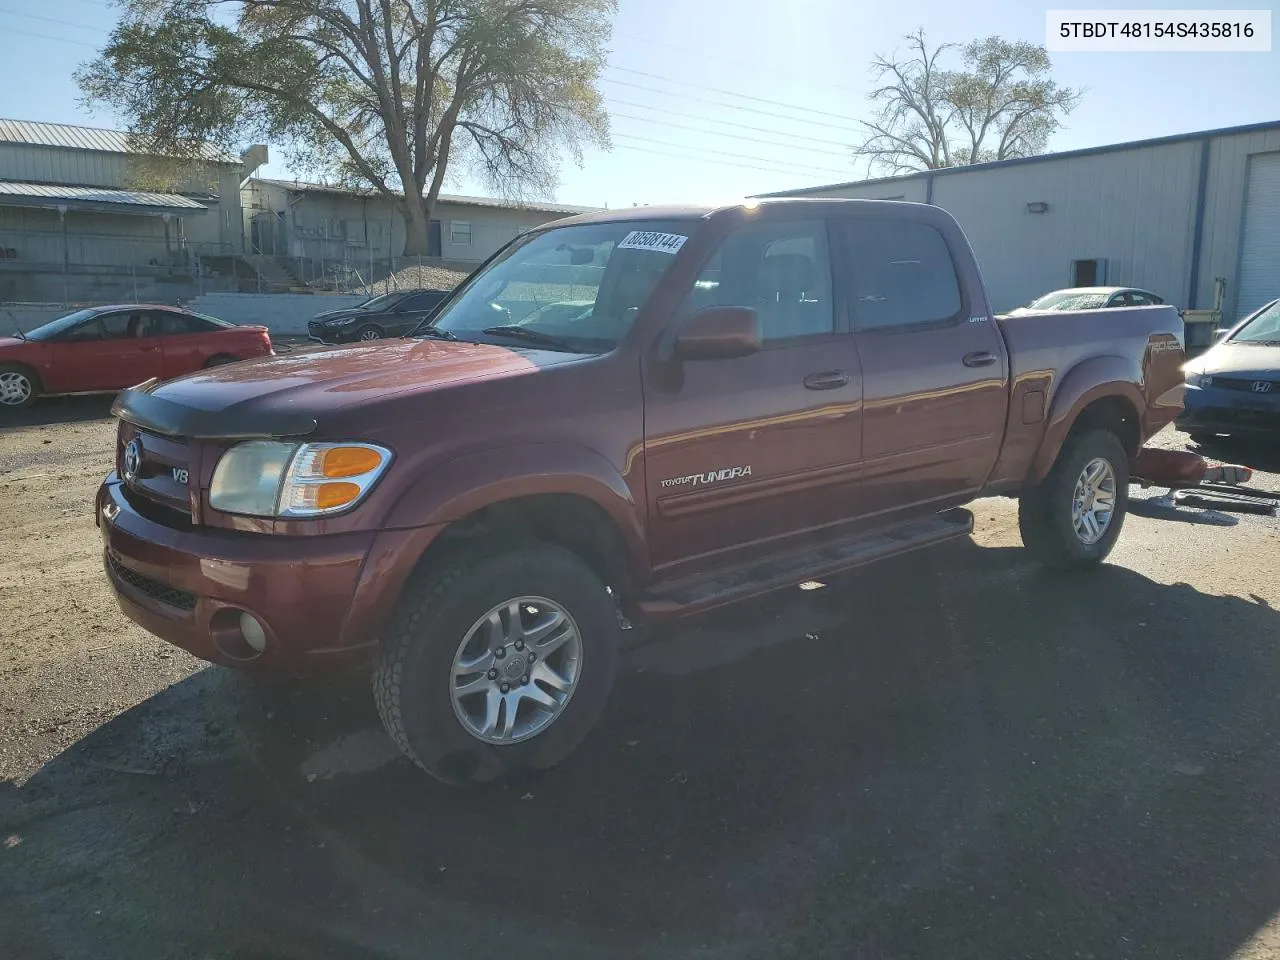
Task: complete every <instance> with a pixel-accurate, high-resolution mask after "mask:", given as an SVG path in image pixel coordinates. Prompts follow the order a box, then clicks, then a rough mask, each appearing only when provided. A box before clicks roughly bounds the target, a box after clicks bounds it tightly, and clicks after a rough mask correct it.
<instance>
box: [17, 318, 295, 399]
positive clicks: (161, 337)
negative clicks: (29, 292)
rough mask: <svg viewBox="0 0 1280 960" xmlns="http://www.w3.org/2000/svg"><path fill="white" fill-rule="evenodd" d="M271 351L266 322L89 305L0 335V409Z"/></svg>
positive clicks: (117, 387)
mask: <svg viewBox="0 0 1280 960" xmlns="http://www.w3.org/2000/svg"><path fill="white" fill-rule="evenodd" d="M274 352H275V351H273V350H272V349H271V336H270V334H269V333H268V332H267V328H266V327H249V326H244V327H239V326H236V325H235V324H231V323H227V322H226V321H225V320H218V319H216V318H214V317H207V316H205V315H203V314H199V313H191V312H190V311H188V310H179V309H177V308H175V307H165V306H152V305H148V304H124V305H119V306H112V307H90V308H88V309H85V310H77V311H76V312H75V313H72V314H68V315H67V316H65V317H59V318H58V319H57V320H51V321H49V322H48V323H46V324H44V325H43V326H40V327H36V329H34V330H31V331H29V332H27V333H19V334H18V335H17V336H16V337H0V407H8V408H10V409H15V408H21V407H25V406H28V405H30V404H31V403H33V402H34V401H35V399H36V397H38V396H49V395H51V394H59V393H109V392H113V391H116V390H123V389H124V388H125V387H131V386H133V385H134V384H138V383H142V382H143V381H144V380H150V379H151V378H152V377H159V378H160V379H161V380H168V379H170V378H172V377H177V376H181V375H182V374H184V373H192V372H194V371H196V370H200V369H202V368H204V367H213V366H218V365H219V364H223V363H234V362H235V361H237V360H247V359H249V358H250V357H264V356H270V355H271V354H273V353H274Z"/></svg>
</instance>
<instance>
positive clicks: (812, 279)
mask: <svg viewBox="0 0 1280 960" xmlns="http://www.w3.org/2000/svg"><path fill="white" fill-rule="evenodd" d="M688 303H689V308H690V312H693V311H696V310H701V309H704V308H706V307H728V306H734V307H752V308H754V309H755V311H756V315H757V316H758V317H759V318H760V331H761V339H762V341H763V342H764V343H765V344H768V343H769V342H771V341H772V342H779V341H788V340H794V339H796V338H800V337H813V336H821V335H823V334H830V333H831V332H832V331H833V330H834V329H835V310H834V309H833V306H832V295H831V260H830V257H829V255H828V253H827V231H826V224H825V223H824V222H823V221H821V220H765V221H758V222H756V223H752V224H749V225H747V226H745V227H740V228H739V229H737V230H735V231H733V232H732V233H730V234H729V235H728V236H727V237H725V239H724V242H723V243H722V244H721V245H720V249H718V250H717V251H716V252H715V253H714V254H713V255H712V257H711V259H710V260H709V261H708V262H707V265H706V266H705V267H703V269H702V271H701V272H700V273H699V274H698V277H697V278H696V279H695V281H694V284H693V290H692V291H690V294H689V300H688Z"/></svg>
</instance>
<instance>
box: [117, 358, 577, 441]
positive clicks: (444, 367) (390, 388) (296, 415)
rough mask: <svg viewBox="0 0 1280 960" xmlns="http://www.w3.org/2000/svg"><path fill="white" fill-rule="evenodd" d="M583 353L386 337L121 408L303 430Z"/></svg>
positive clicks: (269, 430)
mask: <svg viewBox="0 0 1280 960" xmlns="http://www.w3.org/2000/svg"><path fill="white" fill-rule="evenodd" d="M578 359H581V355H579V354H570V353H559V352H555V351H547V350H534V349H528V348H523V347H505V346H495V345H492V344H484V343H465V342H458V343H453V342H449V341H443V340H389V341H381V342H378V343H373V344H359V345H353V346H348V347H336V348H332V349H324V350H314V351H307V352H305V353H296V354H279V355H276V356H273V357H263V358H260V359H257V360H249V361H245V362H243V363H236V364H228V365H226V366H220V367H213V368H210V369H208V370H203V371H201V372H199V373H194V374H190V375H188V376H185V377H180V378H178V379H176V380H170V381H168V382H165V383H159V384H155V383H148V384H143V385H141V386H139V387H137V388H134V389H133V390H127V391H125V392H124V393H122V394H121V395H120V399H119V400H118V401H117V404H116V412H117V413H118V414H119V415H120V416H121V417H123V418H124V419H126V420H130V421H132V422H134V423H138V424H139V425H141V426H145V427H148V428H149V429H153V430H157V431H159V432H162V433H167V434H173V435H181V436H192V437H208V438H212V437H223V438H234V437H250V436H258V437H264V436H292V435H304V434H307V433H310V432H311V431H312V430H314V429H315V428H316V426H317V425H318V424H323V423H324V422H325V420H326V419H327V418H328V417H331V416H333V415H335V414H338V413H341V414H343V415H349V414H351V413H353V412H355V411H356V410H357V409H358V408H360V407H365V406H369V405H372V404H376V403H377V402H379V401H382V400H385V399H386V398H388V397H392V396H399V395H402V394H406V393H424V394H425V393H430V392H433V391H437V390H441V389H444V388H447V387H449V386H450V385H451V384H458V383H462V382H467V383H474V382H476V381H480V380H493V379H500V378H505V377H517V376H525V375H528V374H532V373H536V372H537V371H539V370H541V369H543V368H546V367H549V366H555V365H558V364H562V363H569V362H572V361H574V360H578Z"/></svg>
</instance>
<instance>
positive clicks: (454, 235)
mask: <svg viewBox="0 0 1280 960" xmlns="http://www.w3.org/2000/svg"><path fill="white" fill-rule="evenodd" d="M449 242H450V243H451V244H453V245H454V246H455V247H469V246H471V223H470V221H467V220H450V221H449Z"/></svg>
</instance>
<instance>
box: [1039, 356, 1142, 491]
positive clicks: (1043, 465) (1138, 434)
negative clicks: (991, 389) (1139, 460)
mask: <svg viewBox="0 0 1280 960" xmlns="http://www.w3.org/2000/svg"><path fill="white" fill-rule="evenodd" d="M1140 382H1141V374H1140V372H1139V371H1138V370H1137V369H1136V368H1135V367H1134V364H1133V362H1132V361H1130V360H1127V359H1125V358H1124V357H1110V356H1108V357H1094V358H1092V359H1090V360H1086V361H1084V362H1083V363H1081V364H1079V365H1078V366H1076V367H1074V368H1073V369H1072V370H1071V371H1070V372H1069V373H1068V374H1067V375H1066V376H1065V377H1063V378H1062V381H1061V383H1060V385H1059V387H1058V389H1057V390H1056V391H1055V392H1054V396H1053V400H1052V402H1051V405H1050V410H1049V416H1048V419H1047V424H1048V425H1047V427H1046V428H1045V432H1044V436H1043V437H1042V438H1041V441H1040V446H1039V448H1038V449H1037V451H1036V455H1035V457H1034V458H1033V460H1032V465H1031V476H1030V478H1029V479H1030V480H1031V481H1032V482H1033V483H1039V482H1040V481H1042V480H1043V479H1044V478H1045V476H1047V475H1048V473H1049V470H1050V468H1052V467H1053V464H1054V461H1055V460H1057V459H1058V455H1059V454H1060V453H1061V452H1062V447H1063V444H1064V443H1065V442H1066V440H1067V437H1068V436H1070V435H1071V434H1072V433H1073V432H1075V431H1077V430H1080V429H1105V430H1109V431H1111V432H1112V433H1114V434H1115V435H1116V436H1117V437H1119V438H1120V442H1121V443H1122V444H1123V445H1124V448H1125V452H1126V453H1128V454H1129V456H1131V457H1132V456H1134V455H1135V454H1136V453H1137V452H1138V449H1139V448H1140V447H1141V445H1142V410H1143V409H1144V408H1145V405H1146V401H1145V400H1144V398H1143V394H1142V389H1141V387H1140V386H1139V384H1140Z"/></svg>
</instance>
